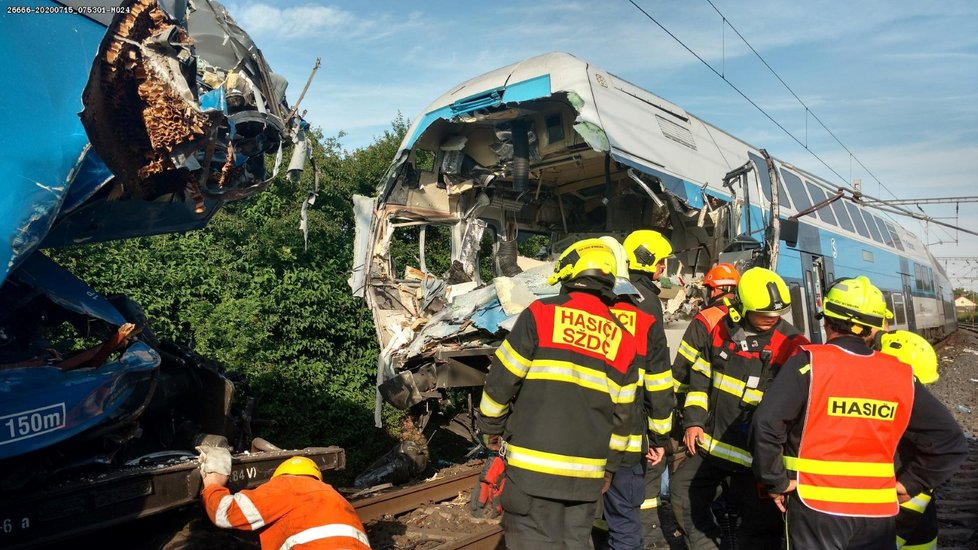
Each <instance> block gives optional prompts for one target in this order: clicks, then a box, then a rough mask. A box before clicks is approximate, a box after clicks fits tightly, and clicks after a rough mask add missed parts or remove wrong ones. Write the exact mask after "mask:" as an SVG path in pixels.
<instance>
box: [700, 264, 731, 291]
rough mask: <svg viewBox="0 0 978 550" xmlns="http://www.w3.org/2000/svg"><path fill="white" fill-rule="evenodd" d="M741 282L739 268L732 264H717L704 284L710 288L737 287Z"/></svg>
mask: <svg viewBox="0 0 978 550" xmlns="http://www.w3.org/2000/svg"><path fill="white" fill-rule="evenodd" d="M739 282H740V273H737V268H736V267H734V266H733V265H732V264H717V265H715V266H713V267H712V268H711V269H710V270H709V271H707V272H706V276H705V277H703V284H704V285H706V286H708V287H709V288H719V287H724V286H737V283H739Z"/></svg>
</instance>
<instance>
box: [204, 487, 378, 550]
mask: <svg viewBox="0 0 978 550" xmlns="http://www.w3.org/2000/svg"><path fill="white" fill-rule="evenodd" d="M201 499H202V500H203V501H204V508H205V509H206V510H207V516H208V517H210V518H211V521H213V522H214V524H215V525H217V526H218V527H222V528H225V529H241V530H244V531H257V530H259V529H264V530H263V531H262V532H261V534H260V535H259V537H260V538H261V547H262V549H263V550H267V549H276V550H277V549H279V548H282V549H286V548H296V549H310V550H311V549H314V548H315V549H319V548H321V549H341V548H342V549H352V550H368V549H369V548H370V541H369V540H367V534H366V532H365V531H364V529H363V524H362V523H360V518H358V517H357V514H356V512H355V511H354V510H353V506H351V505H350V503H349V502H347V501H346V499H344V498H343V497H342V496H341V495H340V494H339V493H337V492H336V490H334V489H333V487H332V486H330V485H328V484H326V483H323V482H322V481H319V480H318V479H316V478H314V477H310V476H296V475H280V476H277V477H273V478H272V479H270V480H268V482H266V483H264V484H262V485H260V486H258V487H257V488H255V489H249V490H244V491H240V492H238V493H235V494H233V495H232V494H231V492H230V491H229V490H228V489H227V487H224V486H221V485H209V486H207V487H204V490H203V491H202V492H201Z"/></svg>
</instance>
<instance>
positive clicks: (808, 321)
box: [792, 252, 826, 344]
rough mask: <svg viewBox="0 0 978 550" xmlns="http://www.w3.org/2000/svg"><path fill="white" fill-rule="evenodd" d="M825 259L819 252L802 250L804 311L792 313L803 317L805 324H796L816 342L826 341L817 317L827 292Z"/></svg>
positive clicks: (802, 301) (802, 302)
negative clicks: (809, 252) (810, 252)
mask: <svg viewBox="0 0 978 550" xmlns="http://www.w3.org/2000/svg"><path fill="white" fill-rule="evenodd" d="M825 260H826V259H825V258H823V257H822V256H819V255H817V254H808V253H805V252H802V254H801V273H802V279H803V282H804V285H803V287H802V289H801V290H802V294H803V295H804V296H803V297H802V300H799V301H800V302H801V303H799V304H798V307H800V308H801V310H802V311H800V312H795V313H793V314H792V317H793V318H796V319H797V318H798V317H799V316H800V317H801V319H803V324H799V323H795V326H796V327H797V328H798V329H799V330H801V331H802V332H807V336H808V339H809V340H811V341H812V343H814V344H821V343H823V342H825V331H824V329H823V328H822V323H820V322H819V320H818V318H817V315H818V314H819V313H820V312H821V311H822V296H823V295H824V293H825V271H826V265H825V263H826V262H825ZM792 300H793V301H794V300H795V297H792ZM806 329H807V331H806Z"/></svg>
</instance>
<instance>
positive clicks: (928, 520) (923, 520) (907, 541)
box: [896, 498, 938, 550]
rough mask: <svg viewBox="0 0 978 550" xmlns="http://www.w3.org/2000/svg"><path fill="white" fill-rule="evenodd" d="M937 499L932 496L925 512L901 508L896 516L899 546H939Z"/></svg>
mask: <svg viewBox="0 0 978 550" xmlns="http://www.w3.org/2000/svg"><path fill="white" fill-rule="evenodd" d="M937 534H938V525H937V501H936V500H934V498H931V501H930V503H929V504H928V505H927V508H924V513H922V514H921V513H920V512H915V511H913V510H907V509H906V508H900V514H899V515H897V518H896V535H897V548H903V549H904V550H924V549H930V548H937Z"/></svg>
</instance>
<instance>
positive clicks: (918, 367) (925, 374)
mask: <svg viewBox="0 0 978 550" xmlns="http://www.w3.org/2000/svg"><path fill="white" fill-rule="evenodd" d="M880 351H881V352H883V353H885V354H887V355H892V356H893V357H896V358H897V359H899V360H900V361H903V362H904V363H906V364H908V365H910V366H911V367H913V375H914V376H916V377H917V380H920V383H921V384H933V383H934V382H937V378H938V375H937V353H936V352H935V351H934V347H933V346H931V345H930V342H928V341H927V340H925V339H924V337H923V336H920V335H919V334H915V333H913V332H910V331H908V330H894V331H892V332H887V333H884V334H883V335H882V336H881V337H880Z"/></svg>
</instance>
